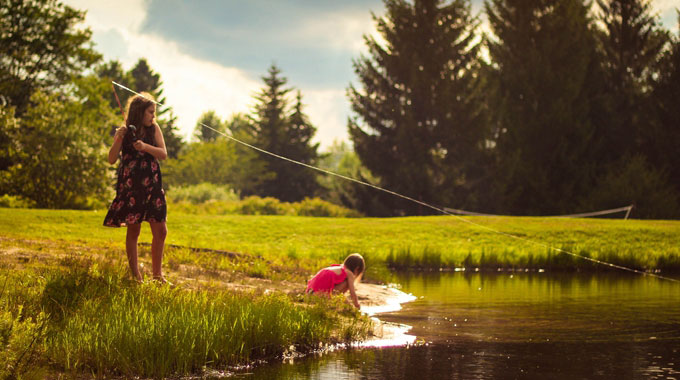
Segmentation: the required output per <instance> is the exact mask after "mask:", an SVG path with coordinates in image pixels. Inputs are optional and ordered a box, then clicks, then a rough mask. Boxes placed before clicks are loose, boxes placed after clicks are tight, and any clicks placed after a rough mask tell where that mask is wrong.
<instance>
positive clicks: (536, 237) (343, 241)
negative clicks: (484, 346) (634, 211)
mask: <svg viewBox="0 0 680 380" xmlns="http://www.w3.org/2000/svg"><path fill="white" fill-rule="evenodd" d="M104 214H105V213H104V212H103V211H53V210H33V209H0V235H4V236H13V237H21V238H46V239H57V240H62V241H70V242H74V241H75V242H80V243H84V244H94V245H99V246H101V245H104V246H113V247H117V248H119V249H122V247H123V242H124V236H125V229H124V228H122V229H111V228H105V227H102V226H101V223H102V220H103V218H104ZM466 221H467V222H466ZM469 222H472V223H475V224H479V225H481V226H483V227H479V226H477V225H474V224H471V223H469ZM168 230H169V235H168V239H167V243H168V244H176V245H180V246H186V247H200V248H209V249H217V250H225V251H231V252H239V253H243V254H246V255H249V256H255V257H258V258H259V260H263V262H266V263H267V264H268V265H269V266H270V267H273V268H274V270H270V271H269V272H273V273H275V272H276V269H275V268H276V267H277V266H281V267H295V268H297V269H299V270H300V271H301V272H303V273H307V274H311V273H312V272H314V271H316V270H317V269H318V267H319V266H323V265H327V264H328V263H329V262H337V261H340V260H342V258H344V257H345V256H346V255H347V254H348V253H350V252H360V253H362V254H363V255H364V256H365V257H366V258H367V261H368V266H369V268H370V267H371V265H370V264H371V262H373V263H374V264H381V263H387V264H388V265H390V266H392V267H394V268H425V269H438V268H440V267H442V268H455V267H467V268H493V269H496V268H498V267H504V268H528V269H539V268H540V269H546V270H574V269H580V270H599V269H605V267H602V266H598V265H596V264H593V263H592V262H589V261H586V260H582V259H579V258H576V257H573V256H569V255H565V254H563V253H559V252H557V251H555V250H552V249H550V247H555V248H561V249H565V250H568V251H570V252H573V253H575V254H578V255H582V256H587V257H590V258H593V259H597V260H603V261H607V262H611V263H614V264H617V265H624V266H628V267H632V268H635V269H642V270H652V269H658V270H661V271H663V272H669V271H674V272H677V271H680V246H678V245H677V236H680V222H677V221H640V220H604V219H550V218H527V217H522V218H517V217H466V218H465V221H463V219H462V218H458V217H451V216H431V217H408V218H389V219H387V218H385V219H380V218H310V217H297V216H252V215H223V216H219V215H194V214H185V213H179V212H173V210H172V209H170V211H169V221H168ZM492 230H495V231H500V232H502V233H503V234H499V233H496V232H493V231H492ZM504 234H510V235H513V236H516V237H519V238H520V239H517V238H514V237H511V236H508V235H504ZM150 239H151V236H150V233H149V232H148V229H146V227H145V229H144V230H143V233H142V237H141V240H142V241H146V242H150ZM168 256H169V257H168V260H173V258H172V257H171V255H168ZM179 256H181V257H179ZM175 260H181V262H192V260H193V262H194V263H197V262H202V261H203V260H212V261H214V262H215V263H214V264H213V266H214V267H219V266H220V265H223V264H224V263H223V264H219V263H218V262H217V261H219V260H218V259H216V258H214V255H210V254H204V255H198V256H197V255H195V254H193V253H190V252H187V253H183V254H178V256H177V257H175ZM229 265H231V264H229ZM248 265H249V264H248ZM227 266H228V265H227ZM237 269H238V268H237ZM255 269H257V271H258V272H260V273H261V274H262V275H264V276H270V275H273V273H269V274H268V273H267V272H268V270H267V269H266V268H262V267H260V268H255Z"/></svg>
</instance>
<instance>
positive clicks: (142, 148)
mask: <svg viewBox="0 0 680 380" xmlns="http://www.w3.org/2000/svg"><path fill="white" fill-rule="evenodd" d="M147 145H148V144H146V143H144V142H143V141H142V140H137V141H135V142H133V143H132V146H133V147H134V148H135V149H137V150H138V151H140V152H146V147H147Z"/></svg>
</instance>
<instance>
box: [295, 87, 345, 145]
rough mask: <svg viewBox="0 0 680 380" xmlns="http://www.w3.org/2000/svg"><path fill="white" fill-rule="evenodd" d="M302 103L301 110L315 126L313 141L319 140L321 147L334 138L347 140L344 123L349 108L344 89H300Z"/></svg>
mask: <svg viewBox="0 0 680 380" xmlns="http://www.w3.org/2000/svg"><path fill="white" fill-rule="evenodd" d="M302 103H303V105H305V107H304V108H303V111H304V112H305V113H307V114H308V115H309V119H310V121H311V122H312V124H313V125H314V126H315V127H316V128H317V132H316V136H315V138H314V141H315V142H320V143H321V148H322V149H323V148H327V147H328V146H330V145H331V144H332V143H333V141H335V140H339V141H349V136H348V134H347V124H346V123H347V116H348V115H349V111H350V110H349V101H348V100H347V98H346V97H345V91H344V90H337V89H327V90H314V89H307V90H305V89H302Z"/></svg>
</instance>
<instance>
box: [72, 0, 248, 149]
mask: <svg viewBox="0 0 680 380" xmlns="http://www.w3.org/2000/svg"><path fill="white" fill-rule="evenodd" d="M67 3H68V4H69V5H71V6H73V7H74V8H77V9H88V13H87V19H86V24H87V25H88V26H89V27H90V28H91V29H92V30H93V32H94V37H93V39H94V40H95V42H97V43H98V44H99V45H101V46H100V47H98V48H101V47H103V48H104V51H103V52H102V53H103V54H104V56H105V58H107V59H117V60H120V61H121V62H122V63H123V65H124V66H125V67H126V68H127V69H129V68H131V67H132V66H133V65H134V64H135V63H136V62H137V60H139V59H140V58H146V59H147V61H148V62H149V64H150V65H151V67H152V69H153V70H154V71H156V72H157V73H159V74H161V80H162V81H163V89H164V92H163V95H164V96H165V98H166V102H167V103H168V104H167V105H169V106H171V107H172V108H173V110H174V112H175V114H176V115H177V118H178V127H179V129H180V132H181V134H182V135H183V136H186V137H189V136H190V135H191V133H192V132H193V128H194V126H195V124H196V121H197V120H198V118H199V117H200V115H201V113H203V112H205V111H207V110H215V111H216V112H217V114H218V115H221V116H222V117H223V118H226V117H229V116H231V114H233V113H234V112H247V111H248V110H249V106H250V103H251V102H252V95H253V93H255V92H256V91H257V89H258V88H259V87H260V86H261V84H260V82H259V80H256V79H253V78H250V77H249V76H248V75H247V74H246V73H245V72H243V71H242V70H240V69H238V68H235V67H224V66H221V65H219V64H216V63H212V62H208V61H202V60H199V59H196V58H194V57H193V56H191V55H188V54H185V53H183V52H182V51H180V50H179V48H178V46H177V44H176V43H174V42H172V41H167V40H164V39H162V38H159V37H157V36H152V35H148V34H143V33H141V32H140V26H141V25H142V23H143V21H144V19H145V17H146V7H145V4H144V1H139V0H137V1H135V0H126V1H123V2H122V3H123V4H122V5H121V2H116V4H115V5H114V4H108V3H99V2H89V1H83V0H68V1H67ZM112 34H115V35H117V36H118V37H119V38H117V39H116V38H110V37H111V35H112ZM105 37H108V38H105ZM112 44H117V45H120V44H122V45H123V46H112ZM110 51H117V52H118V54H116V56H111V55H110V54H107V52H110ZM133 90H134V89H133Z"/></svg>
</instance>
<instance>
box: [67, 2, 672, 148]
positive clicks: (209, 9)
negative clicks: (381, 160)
mask: <svg viewBox="0 0 680 380" xmlns="http://www.w3.org/2000/svg"><path fill="white" fill-rule="evenodd" d="M64 3H65V4H67V5H69V6H72V7H74V8H76V9H79V10H86V11H87V15H86V20H85V25H84V26H86V27H89V28H90V29H91V30H92V32H93V36H92V39H93V42H94V44H95V49H96V50H97V51H99V52H100V53H102V54H103V56H104V59H106V60H114V59H115V60H118V61H120V62H121V63H122V64H123V67H124V69H125V70H129V69H131V68H132V67H133V66H134V65H135V64H136V62H137V61H138V60H139V59H140V58H146V59H147V61H148V63H149V65H150V66H151V68H152V69H153V70H154V71H155V72H157V73H158V74H160V76H161V80H162V81H163V89H164V92H163V95H164V96H165V98H166V104H167V105H169V106H171V107H172V109H173V111H174V113H175V114H176V116H177V117H178V127H179V129H180V133H181V134H182V136H183V137H185V138H186V139H187V140H188V139H189V138H190V136H191V134H192V132H193V130H194V127H195V125H196V121H197V120H198V118H199V117H200V115H201V114H202V113H203V112H205V111H208V110H213V111H215V112H216V113H217V114H218V115H219V116H220V117H221V118H222V119H228V118H229V117H230V116H231V115H232V114H234V113H236V112H245V113H248V112H250V111H251V110H252V108H253V106H254V105H255V102H256V101H255V99H254V95H255V94H256V93H258V92H259V91H260V90H261V89H262V88H263V86H264V84H263V82H262V77H263V76H265V75H266V74H267V70H268V68H269V67H270V66H271V65H272V64H276V65H277V66H278V67H279V68H280V69H281V75H282V76H283V77H285V78H287V79H288V83H287V85H288V87H290V88H294V89H299V90H300V91H301V92H302V102H303V104H304V108H303V111H304V112H305V113H306V114H307V115H308V116H309V118H310V120H311V122H312V124H313V125H314V126H315V127H316V128H317V133H316V136H315V139H314V141H315V142H318V143H320V145H321V150H324V149H325V148H328V147H329V146H330V145H331V144H332V143H333V142H334V141H346V142H349V138H348V133H347V118H348V117H350V116H351V115H352V113H351V108H350V104H349V100H348V99H347V96H346V90H347V88H348V86H349V85H350V83H354V84H357V77H356V75H355V74H354V69H353V65H352V60H353V59H357V58H359V57H360V56H361V55H362V54H363V55H366V54H367V49H366V47H365V44H364V36H365V35H372V36H375V37H376V38H379V37H378V33H377V32H376V30H375V22H374V21H373V19H372V16H371V14H372V13H373V14H375V15H376V16H378V17H380V16H383V15H384V6H383V3H382V0H285V1H284V0H247V1H243V0H200V1H191V0H118V1H115V2H113V1H105V0H65V1H64ZM482 4H483V0H472V11H473V13H474V14H479V13H480V12H481V10H482ZM652 7H653V9H654V12H655V13H656V14H657V15H658V16H659V19H660V21H661V22H662V23H663V25H664V26H665V27H666V28H667V29H670V30H672V31H674V32H676V33H677V30H678V29H677V14H676V11H675V8H676V7H680V5H679V4H678V0H653V1H652ZM480 18H481V19H482V21H483V15H481V16H480ZM482 28H483V29H486V28H485V25H482Z"/></svg>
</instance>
